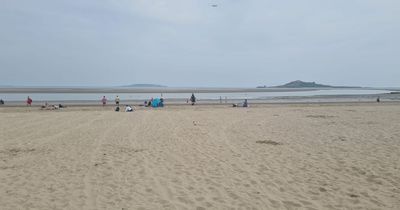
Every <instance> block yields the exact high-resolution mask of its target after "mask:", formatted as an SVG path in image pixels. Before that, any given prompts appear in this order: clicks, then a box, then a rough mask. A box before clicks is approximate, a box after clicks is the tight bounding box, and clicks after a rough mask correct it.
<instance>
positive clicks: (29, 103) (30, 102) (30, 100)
mask: <svg viewBox="0 0 400 210" xmlns="http://www.w3.org/2000/svg"><path fill="white" fill-rule="evenodd" d="M32 102H33V100H32V99H31V98H30V97H29V96H28V98H27V99H26V105H27V106H32Z"/></svg>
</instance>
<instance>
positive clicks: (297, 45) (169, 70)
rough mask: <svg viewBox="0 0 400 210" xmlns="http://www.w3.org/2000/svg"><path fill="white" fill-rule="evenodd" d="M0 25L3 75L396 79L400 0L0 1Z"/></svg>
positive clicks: (57, 81) (197, 80)
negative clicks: (215, 5) (216, 5)
mask: <svg viewBox="0 0 400 210" xmlns="http://www.w3.org/2000/svg"><path fill="white" fill-rule="evenodd" d="M212 4H218V7H212V6H211V5H212ZM0 27H1V28H0V85H40V86H46V85H62V86H65V85H89V86H109V85H126V84H133V83H154V84H163V85H168V86H180V87H188V86H191V87H193V86H213V87H222V86H226V87H233V86H238V87H254V86H257V85H264V84H265V85H267V86H269V85H278V84H282V83H286V82H289V81H292V80H297V79H300V80H304V81H316V82H318V83H324V84H331V85H360V86H380V87H385V86H386V87H388V86H400V1H399V0H302V1H299V0H279V1H277V0H84V1H71V0H35V1H33V0H0Z"/></svg>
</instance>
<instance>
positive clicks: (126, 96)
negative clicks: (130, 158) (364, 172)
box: [0, 89, 390, 101]
mask: <svg viewBox="0 0 400 210" xmlns="http://www.w3.org/2000/svg"><path fill="white" fill-rule="evenodd" d="M389 92H390V91H386V90H365V89H364V90H363V89H335V90H313V91H296V92H248V93H246V92H243V93H197V94H195V95H196V98H197V99H199V100H202V99H220V97H221V98H222V99H225V98H227V99H245V98H247V99H270V98H274V97H287V96H319V95H327V96H329V95H330V96H332V95H368V94H384V93H389ZM28 95H29V96H30V97H31V98H32V99H33V100H35V101H87V100H100V99H101V98H102V97H103V96H106V97H107V99H109V100H114V98H115V96H116V95H118V96H119V97H120V99H121V100H143V101H144V100H148V99H150V98H152V97H153V98H156V97H161V96H162V97H163V98H165V99H187V98H189V97H190V95H191V94H188V93H164V94H160V93H121V94H116V93H111V94H110V93H107V94H101V93H100V94H99V93H95V94H93V93H61V94H60V93H45V94H44V93H29V94H24V93H18V94H9V93H0V98H1V99H3V100H6V101H25V100H26V98H27V96H28Z"/></svg>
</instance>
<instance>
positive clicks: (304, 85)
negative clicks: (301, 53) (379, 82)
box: [257, 80, 361, 88]
mask: <svg viewBox="0 0 400 210" xmlns="http://www.w3.org/2000/svg"><path fill="white" fill-rule="evenodd" d="M257 88H361V87H359V86H332V85H323V84H318V83H316V82H304V81H301V80H295V81H292V82H289V83H286V84H284V85H278V86H271V87H267V86H266V85H263V86H257Z"/></svg>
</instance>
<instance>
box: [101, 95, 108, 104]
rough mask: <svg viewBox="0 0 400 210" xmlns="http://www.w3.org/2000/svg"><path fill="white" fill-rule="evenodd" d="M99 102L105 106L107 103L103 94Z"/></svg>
mask: <svg viewBox="0 0 400 210" xmlns="http://www.w3.org/2000/svg"><path fill="white" fill-rule="evenodd" d="M101 102H102V103H103V106H105V105H106V104H107V99H106V96H103V98H102V99H101Z"/></svg>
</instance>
